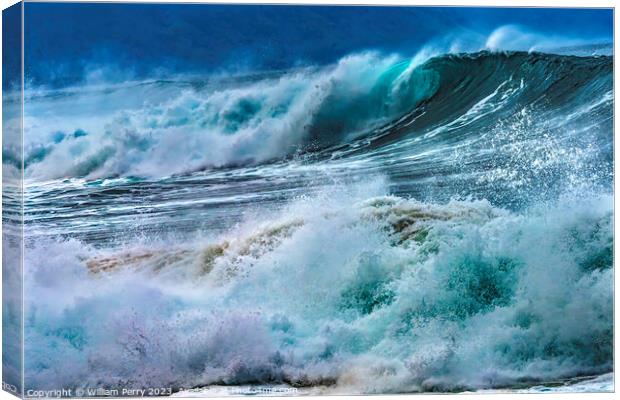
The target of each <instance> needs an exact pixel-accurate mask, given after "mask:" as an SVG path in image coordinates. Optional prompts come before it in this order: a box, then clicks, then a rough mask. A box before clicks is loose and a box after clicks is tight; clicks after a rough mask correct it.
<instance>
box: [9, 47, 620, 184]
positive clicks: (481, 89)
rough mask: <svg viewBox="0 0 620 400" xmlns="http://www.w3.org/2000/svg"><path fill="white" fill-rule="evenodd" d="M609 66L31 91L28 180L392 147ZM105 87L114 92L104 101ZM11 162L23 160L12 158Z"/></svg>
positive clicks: (353, 67)
mask: <svg viewBox="0 0 620 400" xmlns="http://www.w3.org/2000/svg"><path fill="white" fill-rule="evenodd" d="M611 71H612V60H611V57H605V56H603V57H571V56H555V55H549V54H539V53H518V52H517V53H514V52H510V53H502V52H500V53H489V52H481V53H477V54H473V55H468V54H465V55H446V56H440V57H435V58H432V59H430V60H428V61H425V62H420V61H417V60H416V59H415V58H414V59H412V60H402V59H400V58H399V57H397V56H391V57H385V56H381V55H379V54H376V53H366V54H360V55H354V56H349V57H346V58H344V59H342V60H341V61H340V62H339V63H338V64H336V65H334V66H329V67H323V68H318V69H303V70H299V71H293V72H287V73H277V74H275V76H272V75H267V76H264V75H261V76H250V77H246V78H244V79H236V80H233V81H232V82H227V81H225V80H220V81H193V82H164V81H155V82H142V83H135V84H129V85H122V86H120V87H117V88H116V89H108V88H103V89H100V90H96V89H88V90H86V89H77V90H70V89H68V90H66V91H64V92H62V91H61V92H60V93H58V92H57V91H55V92H53V93H52V94H49V93H46V92H45V91H43V92H42V93H41V92H37V91H33V93H32V96H33V98H37V97H39V102H37V105H36V106H31V107H28V106H27V107H26V110H25V113H26V120H25V130H26V131H27V132H28V135H27V143H26V148H25V156H24V158H25V166H26V170H25V175H26V177H28V178H31V179H37V180H38V179H52V178H69V177H86V178H89V179H94V178H102V177H115V176H142V177H158V176H166V175H170V174H180V173H187V172H192V171H196V170H202V169H205V168H212V167H223V166H231V165H248V164H249V165H253V164H261V163H265V162H269V161H273V160H275V159H281V158H283V157H284V158H286V157H291V156H295V155H299V154H300V153H302V154H303V153H308V152H314V151H317V150H321V149H325V148H330V147H332V146H336V145H346V144H350V143H351V142H353V141H355V139H359V138H373V137H377V136H379V137H381V138H382V140H381V143H385V142H386V141H388V140H389V141H395V140H398V139H399V138H401V137H402V136H403V135H405V134H409V133H411V132H420V131H423V130H428V129H431V128H433V127H437V126H440V125H442V124H445V123H447V122H449V121H454V120H455V119H457V118H458V116H461V115H463V114H464V113H466V112H467V111H468V110H470V109H471V108H472V107H474V106H475V105H477V104H479V103H480V104H481V102H483V101H484V100H486V99H488V98H489V97H493V100H494V101H493V103H492V104H491V105H490V106H492V107H493V109H492V110H489V109H487V110H479V111H486V112H489V111H493V112H494V113H495V118H498V117H499V116H502V115H503V113H510V112H514V111H515V110H516V109H517V108H518V107H522V106H523V105H528V106H531V107H536V108H537V111H538V112H542V111H544V110H546V109H556V108H557V107H564V108H568V107H571V106H575V105H576V104H578V103H579V102H580V101H582V100H583V99H584V98H587V97H589V96H592V95H593V94H597V93H600V92H601V90H603V91H604V92H606V89H605V88H606V87H608V85H609V83H610V81H611ZM101 90H103V91H104V92H109V91H110V90H112V91H113V93H112V94H107V101H106V103H101V100H100V98H99V97H97V96H100V95H101ZM604 92H603V94H604ZM45 96H47V97H49V98H50V102H46V97H45ZM59 96H60V97H61V99H58V97H59ZM63 96H64V97H65V98H66V99H67V100H66V101H65V103H66V104H67V105H66V106H64V107H62V106H61V107H60V112H59V104H61V105H62V104H63V99H62V97H63ZM40 97H42V99H41V98H40ZM144 99H148V100H144ZM76 104H80V105H79V106H77V109H76ZM69 105H71V106H69ZM50 109H51V110H53V112H52V111H50ZM556 111H557V110H556ZM65 113H66V114H65ZM93 115H95V117H94V118H93ZM418 119H419V120H418ZM414 122H415V125H413V126H411V125H412V123H414ZM330 154H331V152H330ZM12 159H15V160H17V159H19V158H18V157H16V156H15V155H12V154H11V153H10V151H8V152H5V160H9V161H10V160H12Z"/></svg>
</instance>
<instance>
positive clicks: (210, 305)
mask: <svg viewBox="0 0 620 400" xmlns="http://www.w3.org/2000/svg"><path fill="white" fill-rule="evenodd" d="M382 192H383V193H382ZM612 214H613V201H612V197H611V196H609V195H596V194H594V193H592V194H591V195H590V196H589V197H588V198H587V199H584V198H583V197H582V198H577V199H575V198H572V197H570V196H567V197H564V198H561V199H559V200H557V201H556V202H554V203H550V204H546V205H537V206H534V207H531V208H530V209H528V210H526V211H523V212H519V213H516V212H511V211H508V210H505V209H501V208H497V207H494V206H492V205H491V204H489V202H487V201H452V202H449V203H446V204H434V203H422V202H418V201H415V200H411V199H405V198H400V197H396V196H390V195H386V194H385V186H384V183H382V182H372V183H366V184H360V185H359V186H358V187H357V188H352V187H351V186H349V187H346V188H343V187H340V188H338V187H337V188H332V189H331V190H329V191H326V192H324V193H322V194H320V195H318V196H312V197H308V198H301V199H298V200H297V201H295V202H293V203H292V204H290V205H289V206H288V207H287V208H286V209H284V210H281V211H278V212H274V213H270V214H263V216H262V218H259V219H258V220H257V219H256V218H251V219H248V220H247V221H246V222H244V223H242V224H240V225H239V226H237V227H235V228H232V229H231V230H230V231H229V232H226V233H224V234H219V235H216V236H213V237H206V238H202V239H196V240H195V241H194V242H190V241H187V240H182V241H170V240H166V241H163V242H160V241H157V240H151V241H148V240H147V241H144V242H143V243H141V244H140V243H138V242H136V241H135V240H134V241H133V242H132V243H131V244H127V245H125V246H122V247H120V248H119V247H114V248H95V247H91V246H89V245H86V244H85V243H83V242H80V241H78V240H76V239H66V238H65V239H46V240H42V239H38V240H37V241H36V242H31V243H29V244H28V249H27V251H26V260H25V263H26V265H28V269H27V270H26V271H25V272H26V275H25V291H26V293H37V295H36V296H28V297H27V298H26V304H25V306H26V314H25V324H26V327H25V328H26V329H25V332H26V338H25V344H26V352H27V354H28V357H27V358H26V359H25V362H26V368H25V371H26V374H27V375H26V382H27V383H28V387H29V388H47V387H49V386H54V387H100V386H103V387H109V388H115V387H125V388H127V387H129V388H139V387H153V386H157V387H159V386H171V387H174V388H177V389H178V388H186V389H187V388H189V387H202V386H208V385H214V384H225V385H242V384H259V383H269V384H275V383H286V384H289V385H293V386H297V387H301V386H320V385H327V386H330V387H332V388H333V389H335V390H337V391H338V390H339V391H344V392H346V393H388V392H391V393H401V392H415V391H462V390H474V389H483V388H501V387H506V386H511V385H515V384H519V383H523V382H544V381H549V380H553V379H561V378H566V377H573V376H580V375H592V374H601V373H605V372H609V371H611V369H612V365H613V343H612V338H613V312H612V309H613V290H612V285H613V269H612V254H613V229H612V221H613V219H612Z"/></svg>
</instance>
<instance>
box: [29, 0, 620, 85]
mask: <svg viewBox="0 0 620 400" xmlns="http://www.w3.org/2000/svg"><path fill="white" fill-rule="evenodd" d="M24 18H25V41H26V42H25V58H26V61H25V62H26V76H27V79H29V80H30V81H31V82H33V83H35V84H53V85H63V84H70V83H72V82H75V81H79V80H81V79H83V78H84V76H87V75H88V74H90V73H92V71H94V70H98V69H103V70H107V71H108V72H114V73H115V74H119V75H120V76H123V75H126V76H132V77H144V76H153V75H158V76H161V75H170V74H176V73H197V72H200V73H210V72H222V71H228V70H240V69H241V70H252V69H255V70H265V69H281V68H289V67H292V66H295V65H300V64H302V65H306V64H325V63H331V62H334V61H336V60H337V59H339V58H341V57H342V56H344V55H346V54H349V53H354V52H358V51H363V50H368V49H374V50H379V51H383V52H399V53H401V54H403V55H406V56H407V55H414V54H415V53H416V51H417V50H418V49H419V48H420V47H422V46H423V45H424V44H425V43H428V42H430V41H433V40H441V38H443V37H445V36H446V35H451V36H453V37H454V36H456V37H459V36H460V37H462V38H464V39H463V40H464V41H467V40H470V39H469V38H470V37H476V35H478V36H484V35H489V34H491V33H492V32H493V31H494V30H496V29H497V28H498V27H501V26H504V25H508V24H510V25H517V26H519V27H520V28H519V29H521V30H524V31H526V32H529V31H531V32H535V33H536V35H537V36H536V37H538V38H545V37H549V38H552V40H558V38H569V39H573V40H575V39H579V40H586V41H611V40H612V37H613V13H612V11H611V10H610V9H549V8H538V9H531V8H530V9H527V8H520V9H514V8H512V9H511V8H475V7H472V8H463V7H461V8H454V7H452V8H449V7H446V8H440V7H343V6H341V7H323V6H320V7H319V6H248V5H246V6H235V5H196V4H194V5H187V4H186V5H182V4H168V5H166V4H110V3H100V4H92V3H91V4H88V3H82V4H79V3H65V4H61V3H27V4H26V7H25V17H24Z"/></svg>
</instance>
